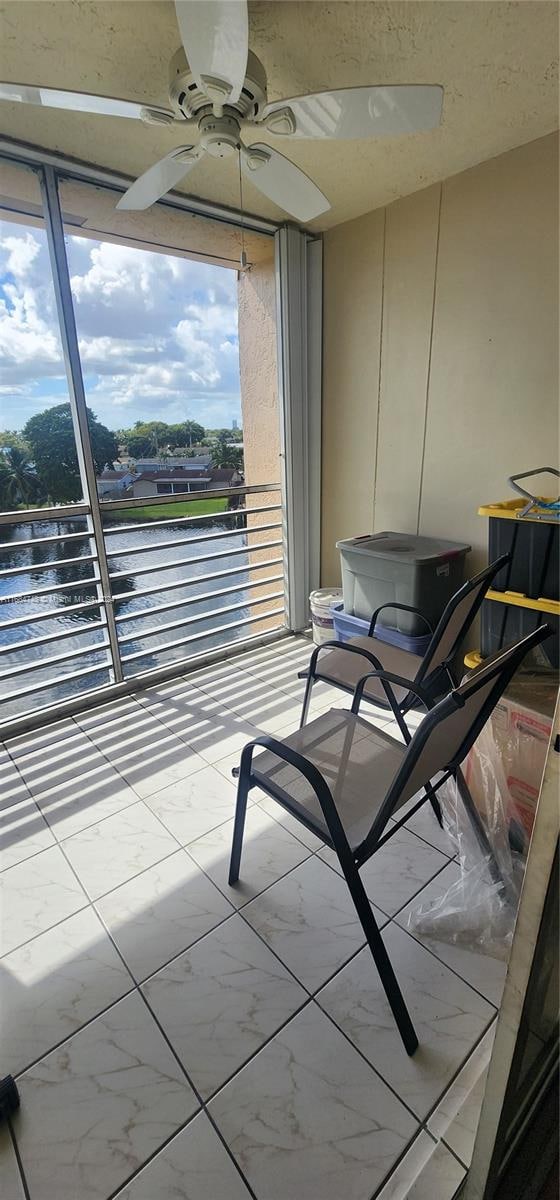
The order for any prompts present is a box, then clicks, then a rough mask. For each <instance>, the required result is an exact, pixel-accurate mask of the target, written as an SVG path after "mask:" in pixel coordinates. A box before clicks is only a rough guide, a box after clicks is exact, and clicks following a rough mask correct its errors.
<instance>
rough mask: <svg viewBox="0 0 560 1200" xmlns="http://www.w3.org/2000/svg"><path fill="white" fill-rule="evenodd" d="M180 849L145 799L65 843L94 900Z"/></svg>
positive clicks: (75, 835)
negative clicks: (147, 805)
mask: <svg viewBox="0 0 560 1200" xmlns="http://www.w3.org/2000/svg"><path fill="white" fill-rule="evenodd" d="M177 848H178V845H177V842H176V840H175V838H174V837H172V836H171V834H170V833H168V832H167V830H166V829H164V827H163V825H162V824H161V822H160V821H158V819H157V817H155V816H154V814H153V813H152V812H150V809H149V808H146V805H145V804H143V803H142V801H141V800H139V801H138V802H137V803H136V804H133V805H131V807H130V808H125V810H124V812H122V813H117V814H116V815H115V816H114V817H107V820H106V821H101V822H100V824H99V825H91V826H90V827H89V829H83V830H82V832H81V833H75V834H74V835H73V836H72V837H70V838H67V840H66V841H65V842H64V851H65V854H67V856H68V858H69V860H70V862H71V863H72V866H73V867H74V870H75V871H76V873H77V875H78V876H79V878H80V879H81V881H82V883H83V885H84V887H85V889H86V891H87V892H88V894H89V895H90V896H91V898H92V900H95V899H97V898H98V897H99V896H102V895H104V893H105V892H109V891H111V890H112V888H115V887H119V885H120V884H121V883H126V881H127V879H132V877H133V876H134V875H138V874H139V872H140V871H143V870H145V868H146V867H151V866H153V864H154V863H156V862H159V861H160V860H161V859H162V858H166V857H167V855H168V854H172V853H173V851H174V850H177Z"/></svg>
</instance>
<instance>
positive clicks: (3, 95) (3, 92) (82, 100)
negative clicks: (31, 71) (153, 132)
mask: <svg viewBox="0 0 560 1200" xmlns="http://www.w3.org/2000/svg"><path fill="white" fill-rule="evenodd" d="M0 100H11V101H19V102H21V103H22V104H38V105H40V106H41V107H42V108H65V109H67V111H68V112H85V113H96V114H98V115H99V116H103V117H133V118H136V119H137V120H142V119H144V118H145V117H146V115H149V114H150V113H153V114H154V116H155V117H157V114H161V115H162V123H164V122H165V120H166V118H167V119H168V120H169V121H172V120H174V114H173V113H172V112H171V110H170V109H168V108H163V107H162V105H160V104H137V103H135V101H133V100H119V99H117V98H115V97H113V96H90V95H88V94H87V93H86V92H67V91H64V90H63V89H62V88H44V87H35V86H34V85H29V84H27V83H0Z"/></svg>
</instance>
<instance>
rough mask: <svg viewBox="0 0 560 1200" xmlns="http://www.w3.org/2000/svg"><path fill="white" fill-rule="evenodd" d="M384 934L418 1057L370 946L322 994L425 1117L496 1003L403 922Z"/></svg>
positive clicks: (324, 1004) (323, 1001)
mask: <svg viewBox="0 0 560 1200" xmlns="http://www.w3.org/2000/svg"><path fill="white" fill-rule="evenodd" d="M383 941H384V942H385V946H386V949H387V952H388V954H389V958H390V960H391V963H392V965H393V969H394V971H395V974H396V976H397V979H398V981H399V985H400V987H401V990H402V992H403V995H404V999H405V1002H406V1004H407V1007H408V1010H409V1013H410V1017H411V1020H412V1024H413V1025H414V1028H415V1030H416V1035H417V1037H418V1042H419V1046H418V1049H417V1050H416V1053H415V1054H414V1055H413V1056H412V1057H409V1055H408V1054H407V1053H406V1050H405V1049H404V1046H403V1044H402V1041H401V1038H400V1035H399V1032H398V1029H397V1026H396V1022H395V1019H394V1017H393V1014H392V1012H391V1010H390V1008H389V1004H388V1001H387V999H386V996H385V992H384V989H383V987H382V985H381V980H380V978H379V975H378V972H377V970H376V967H375V965H374V962H373V958H372V956H371V953H370V951H369V948H367V947H366V949H364V950H362V951H360V953H359V954H358V955H357V957H356V958H354V959H352V962H350V963H348V966H346V967H344V968H343V969H342V971H340V973H339V974H338V975H337V976H335V978H334V979H333V980H331V982H330V983H328V984H327V986H326V987H325V988H324V990H323V991H322V992H320V993H319V995H318V997H317V999H318V1001H319V1003H320V1004H321V1005H322V1007H323V1008H324V1009H325V1010H326V1011H327V1012H328V1013H330V1015H331V1017H332V1018H333V1020H334V1021H336V1022H337V1024H338V1025H340V1027H341V1029H343V1030H344V1032H345V1033H346V1034H347V1035H348V1037H349V1038H350V1039H351V1041H353V1042H354V1044H355V1045H356V1046H357V1047H358V1049H359V1050H361V1052H362V1054H364V1055H365V1057H366V1058H367V1059H368V1060H369V1062H371V1064H372V1066H374V1067H375V1068H376V1070H377V1071H379V1074H380V1075H381V1076H382V1078H383V1079H385V1080H386V1081H387V1083H389V1084H390V1085H391V1087H392V1088H394V1090H395V1091H396V1093H397V1095H398V1096H400V1097H401V1099H402V1100H404V1101H405V1103H406V1104H408V1105H409V1107H410V1108H411V1109H412V1110H413V1112H415V1113H416V1114H417V1116H418V1117H420V1119H421V1120H423V1119H424V1117H425V1116H426V1115H427V1114H428V1113H429V1111H430V1109H431V1108H432V1107H433V1106H434V1104H435V1103H436V1101H437V1100H438V1098H439V1097H440V1096H441V1095H442V1094H443V1092H444V1091H445V1089H446V1087H447V1086H448V1085H449V1082H450V1080H451V1079H452V1078H453V1076H454V1075H455V1073H456V1072H457V1071H458V1070H459V1067H460V1066H461V1064H462V1063H463V1062H464V1061H465V1059H466V1058H467V1057H468V1055H469V1054H470V1053H471V1051H472V1049H473V1047H474V1046H475V1045H476V1043H477V1041H478V1040H479V1038H480V1037H481V1036H482V1034H483V1032H484V1030H485V1028H486V1026H487V1025H488V1023H489V1022H490V1021H491V1019H492V1015H493V1012H494V1010H493V1008H492V1007H491V1005H490V1004H488V1003H487V1002H486V1000H483V999H482V997H481V996H479V995H478V994H477V993H476V992H474V991H473V990H472V988H470V987H469V986H468V984H466V983H464V982H463V980H462V979H459V978H458V977H457V976H456V975H454V974H453V972H452V971H450V970H449V969H448V968H447V967H445V966H444V965H443V963H439V962H438V961H437V960H436V959H435V958H434V957H433V955H431V954H429V953H428V952H427V951H426V950H424V948H423V947H422V946H420V945H419V944H418V942H415V941H414V939H413V938H411V937H410V936H409V935H408V934H406V933H405V932H404V930H402V929H400V928H399V927H398V925H394V924H391V925H390V926H389V927H388V928H387V929H386V930H385V931H384V933H383Z"/></svg>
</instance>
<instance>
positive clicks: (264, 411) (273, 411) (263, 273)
mask: <svg viewBox="0 0 560 1200" xmlns="http://www.w3.org/2000/svg"><path fill="white" fill-rule="evenodd" d="M268 247H269V256H268V258H267V259H266V260H265V261H261V262H257V263H255V264H253V265H252V267H251V269H250V271H247V272H244V273H240V275H239V282H238V291H237V295H238V321H239V369H240V375H241V413H242V419H243V451H244V454H243V457H244V462H245V482H246V483H248V484H257V483H280V480H281V474H282V472H281V462H280V423H279V413H278V371H277V355H276V283H275V272H274V245H273V243H272V242H271V241H270V240H269V241H268ZM280 502H281V496H280V493H279V492H262V493H261V492H259V493H257V494H256V495H255V496H247V528H248V529H249V530H252V531H253V532H252V534H251V538H250V543H251V546H252V547H257V546H258V544H259V542H268V541H276V539H277V538H281V537H282V530H281V529H280V530H269V531H268V532H266V531H265V532H263V533H258V532H256V530H258V528H259V526H260V525H268V524H272V523H273V522H276V521H281V520H282V514H281V513H277V512H269V513H256V514H255V515H254V516H251V515H250V509H251V508H257V507H261V506H263V505H266V504H279V503H280ZM281 554H282V547H278V548H275V549H269V550H258V549H253V550H252V551H251V554H250V561H251V563H258V562H260V561H261V562H263V561H264V562H265V561H266V560H267V559H271V558H278V557H280V556H281ZM281 573H283V568H282V566H281V565H280V566H275V567H265V568H264V569H263V570H262V571H259V570H256V571H253V572H252V573H251V580H254V581H256V580H258V579H259V578H264V579H266V578H270V577H272V576H275V575H279V574H281ZM282 587H283V584H282V583H281V582H276V583H273V584H264V585H263V586H262V587H257V588H254V589H253V590H252V591H251V592H250V595H251V597H252V598H253V600H257V599H260V598H262V597H264V596H267V595H268V594H270V593H271V592H277V591H280V590H281V589H282ZM281 603H282V601H281V600H278V599H277V600H271V601H270V603H267V604H259V605H256V604H253V605H252V606H251V615H254V616H257V615H258V614H259V613H264V612H266V611H267V610H271V611H272V610H275V609H277V608H279V607H280V606H281ZM280 623H281V620H280V618H279V617H273V618H271V619H270V620H268V621H258V622H256V623H255V624H254V625H252V626H250V627H249V628H248V630H247V633H248V634H249V633H253V634H260V633H265V632H267V631H268V630H269V629H274V628H276V627H277V626H278V625H279V624H280Z"/></svg>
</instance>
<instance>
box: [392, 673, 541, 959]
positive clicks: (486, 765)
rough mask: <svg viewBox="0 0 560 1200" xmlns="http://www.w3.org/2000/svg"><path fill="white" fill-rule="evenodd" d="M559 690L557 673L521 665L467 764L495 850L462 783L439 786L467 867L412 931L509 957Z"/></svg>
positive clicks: (420, 911)
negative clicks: (472, 812)
mask: <svg viewBox="0 0 560 1200" xmlns="http://www.w3.org/2000/svg"><path fill="white" fill-rule="evenodd" d="M557 689H558V677H557V675H556V673H555V672H552V671H544V672H540V671H535V669H534V668H533V669H531V670H529V671H521V672H518V674H517V676H516V677H515V679H514V680H513V681H512V683H511V685H510V687H509V688H508V690H507V692H506V693H505V695H504V696H503V697H502V699H501V700H500V702H499V703H498V705H497V706H496V708H495V709H494V712H493V714H492V717H491V718H490V720H489V721H488V722H487V723H486V725H485V727H484V729H483V730H482V732H481V733H480V735H479V737H478V739H477V741H476V743H475V745H474V746H473V748H472V750H471V751H470V754H469V755H468V757H467V760H466V762H465V763H464V764H463V774H464V778H465V781H466V784H467V786H468V789H469V792H470V794H471V796H472V799H473V801H474V804H475V807H476V810H477V813H478V814H479V815H480V817H481V820H482V823H483V825H484V828H485V830H486V833H487V835H488V840H489V843H490V847H491V851H492V853H491V854H490V853H488V852H486V851H485V850H484V849H483V848H482V845H481V840H480V837H479V835H478V834H477V831H476V829H475V825H474V824H473V821H472V819H471V818H470V817H469V814H468V812H467V810H466V808H465V805H464V804H463V802H462V800H461V795H460V787H459V786H458V785H457V783H456V782H455V781H454V780H449V781H448V782H447V783H446V784H445V785H444V786H443V788H441V790H440V791H439V792H438V795H439V798H440V803H441V806H442V811H443V819H444V824H445V827H446V829H447V832H448V833H449V836H450V838H451V839H452V841H453V844H454V845H455V847H456V851H457V858H458V862H459V866H460V871H461V873H460V877H459V878H458V879H457V880H456V881H455V883H453V884H452V885H451V887H450V888H448V890H447V891H446V892H445V893H444V894H443V895H441V896H440V897H439V898H438V899H436V900H434V901H432V902H428V901H424V902H423V903H422V902H420V903H419V904H418V905H417V906H416V907H415V908H413V909H412V910H411V912H410V914H409V917H408V928H409V929H410V930H411V932H414V933H417V934H419V935H420V936H425V937H431V938H437V939H438V940H440V941H445V942H451V943H453V944H455V945H464V946H465V948H468V949H471V950H474V951H478V952H479V953H484V954H488V955H490V956H491V957H493V958H501V959H507V958H508V955H509V949H510V945H511V940H512V936H513V928H514V924H515V917H516V913H517V904H518V900H519V895H520V891H521V884H522V882H523V874H524V871H525V862H526V858H527V850H528V846H529V840H530V835H531V829H532V825H533V821H534V814H535V809H536V805H537V801H538V795H539V790H540V784H541V779H542V774H543V771H544V764H545V759H546V753H547V748H548V742H549V740H550V733H551V728H552V715H553V712H554V704H555V700H556V694H557ZM496 868H497V869H496Z"/></svg>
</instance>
